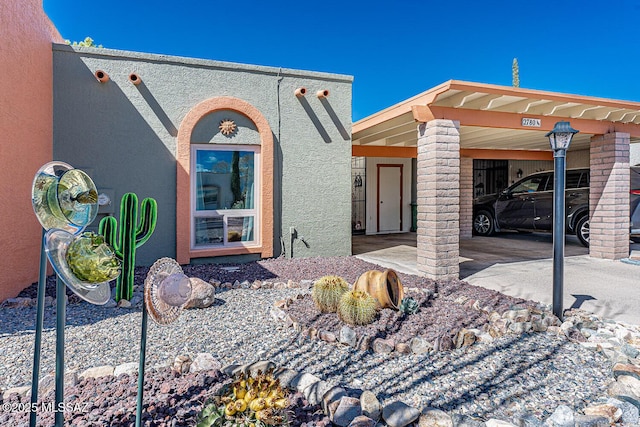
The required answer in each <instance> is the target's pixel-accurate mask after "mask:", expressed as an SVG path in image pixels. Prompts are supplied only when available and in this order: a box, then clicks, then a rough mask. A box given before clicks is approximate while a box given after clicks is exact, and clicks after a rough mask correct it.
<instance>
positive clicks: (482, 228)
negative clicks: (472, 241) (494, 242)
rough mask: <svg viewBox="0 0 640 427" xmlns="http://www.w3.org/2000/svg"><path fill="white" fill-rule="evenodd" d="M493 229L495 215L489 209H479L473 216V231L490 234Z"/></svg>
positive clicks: (479, 233)
mask: <svg viewBox="0 0 640 427" xmlns="http://www.w3.org/2000/svg"><path fill="white" fill-rule="evenodd" d="M493 230H494V227H493V215H491V213H489V212H487V211H478V213H476V214H475V216H474V217H473V232H474V233H475V234H476V235H478V236H490V235H492V234H493Z"/></svg>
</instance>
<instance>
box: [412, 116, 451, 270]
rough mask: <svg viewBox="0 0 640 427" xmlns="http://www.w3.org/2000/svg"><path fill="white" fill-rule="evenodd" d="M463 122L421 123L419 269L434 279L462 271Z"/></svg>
mask: <svg viewBox="0 0 640 427" xmlns="http://www.w3.org/2000/svg"><path fill="white" fill-rule="evenodd" d="M459 180H460V122H458V121H453V120H441V119H437V120H432V121H430V122H428V123H421V124H420V125H419V126H418V232H417V240H418V248H417V249H418V250H417V267H418V271H420V272H421V273H423V274H424V275H425V276H426V277H429V278H431V279H436V280H437V279H458V278H459V272H460V266H459V263H460V259H459V254H460V245H459V243H460V226H459V222H460V221H459V216H460V184H459Z"/></svg>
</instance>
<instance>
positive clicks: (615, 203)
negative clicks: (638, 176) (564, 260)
mask: <svg viewBox="0 0 640 427" xmlns="http://www.w3.org/2000/svg"><path fill="white" fill-rule="evenodd" d="M590 167H591V185H590V186H591V189H590V191H589V213H590V220H589V226H590V230H589V231H590V235H589V255H590V256H592V257H594V258H604V259H614V260H615V259H621V258H626V257H628V256H629V134H628V133H620V132H614V133H607V134H604V135H595V136H593V137H592V138H591V162H590Z"/></svg>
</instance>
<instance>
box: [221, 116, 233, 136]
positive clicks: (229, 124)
mask: <svg viewBox="0 0 640 427" xmlns="http://www.w3.org/2000/svg"><path fill="white" fill-rule="evenodd" d="M218 129H220V132H221V133H222V134H223V135H224V136H229V135H233V134H234V133H235V132H236V130H237V129H238V126H237V125H236V123H235V122H234V121H233V120H231V119H224V120H222V121H221V122H220V126H218Z"/></svg>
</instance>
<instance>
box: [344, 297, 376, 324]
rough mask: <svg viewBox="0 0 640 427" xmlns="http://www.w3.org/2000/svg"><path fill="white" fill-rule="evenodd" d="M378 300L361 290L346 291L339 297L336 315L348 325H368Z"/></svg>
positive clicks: (373, 316) (374, 313)
mask: <svg viewBox="0 0 640 427" xmlns="http://www.w3.org/2000/svg"><path fill="white" fill-rule="evenodd" d="M377 306H378V301H377V300H376V299H375V298H374V297H372V296H371V295H369V294H368V293H366V292H363V291H348V292H345V293H344V294H343V295H342V297H341V298H340V303H339V304H338V317H340V319H341V320H342V321H343V322H345V323H348V324H350V325H368V324H369V323H371V322H373V319H374V318H375V317H376V312H377Z"/></svg>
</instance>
